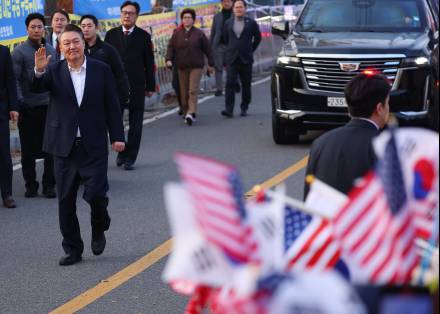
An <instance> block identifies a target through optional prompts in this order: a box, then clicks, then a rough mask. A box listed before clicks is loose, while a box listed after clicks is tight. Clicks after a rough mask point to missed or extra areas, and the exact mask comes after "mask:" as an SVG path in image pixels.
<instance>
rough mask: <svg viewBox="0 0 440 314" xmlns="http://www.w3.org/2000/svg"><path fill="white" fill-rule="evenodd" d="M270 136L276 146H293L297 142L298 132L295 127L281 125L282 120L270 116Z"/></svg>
mask: <svg viewBox="0 0 440 314" xmlns="http://www.w3.org/2000/svg"><path fill="white" fill-rule="evenodd" d="M272 135H273V140H274V142H275V143H276V144H278V145H285V144H295V143H298V141H299V132H298V131H296V129H295V127H293V126H291V125H289V124H288V123H285V122H284V123H283V121H282V119H280V118H279V117H277V116H276V115H272Z"/></svg>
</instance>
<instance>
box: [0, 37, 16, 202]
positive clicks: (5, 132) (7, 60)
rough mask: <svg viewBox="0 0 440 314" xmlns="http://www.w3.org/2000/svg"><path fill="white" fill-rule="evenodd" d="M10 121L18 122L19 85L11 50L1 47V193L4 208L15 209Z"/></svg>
mask: <svg viewBox="0 0 440 314" xmlns="http://www.w3.org/2000/svg"><path fill="white" fill-rule="evenodd" d="M9 120H12V121H13V122H17V120H18V104H17V84H16V81H15V76H14V71H13V67H12V58H11V53H10V52H9V49H8V48H7V47H5V46H2V45H0V192H1V196H2V201H3V206H4V207H6V208H15V207H17V204H16V203H15V200H14V199H13V198H12V160H11V148H10V138H9V137H10V131H9Z"/></svg>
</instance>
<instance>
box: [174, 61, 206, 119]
mask: <svg viewBox="0 0 440 314" xmlns="http://www.w3.org/2000/svg"><path fill="white" fill-rule="evenodd" d="M202 73H203V69H179V83H180V97H181V101H182V109H183V112H184V113H196V112H197V97H198V95H199V85H200V80H201V78H202Z"/></svg>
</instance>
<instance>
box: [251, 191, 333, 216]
mask: <svg viewBox="0 0 440 314" xmlns="http://www.w3.org/2000/svg"><path fill="white" fill-rule="evenodd" d="M253 190H254V192H255V193H256V195H258V194H259V193H260V192H262V191H263V190H262V188H261V186H259V185H256V186H255V187H254V188H253ZM264 193H265V194H266V195H267V196H269V197H273V198H275V197H276V196H277V195H278V192H276V191H272V190H270V189H267V190H265V191H264ZM283 198H284V202H285V203H286V204H287V205H289V206H292V207H293V208H295V209H298V210H300V211H302V212H304V213H306V214H309V215H314V216H318V217H321V218H324V219H330V218H331V217H330V216H328V215H326V214H324V213H322V212H320V211H317V210H315V209H313V208H310V207H307V206H306V205H305V204H304V202H302V201H299V200H296V199H294V198H292V197H290V196H287V195H283Z"/></svg>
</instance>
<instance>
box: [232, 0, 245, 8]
mask: <svg viewBox="0 0 440 314" xmlns="http://www.w3.org/2000/svg"><path fill="white" fill-rule="evenodd" d="M237 2H243V5H244V7H245V8H247V2H246V1H245V0H234V6H235V4H236V3H237Z"/></svg>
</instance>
